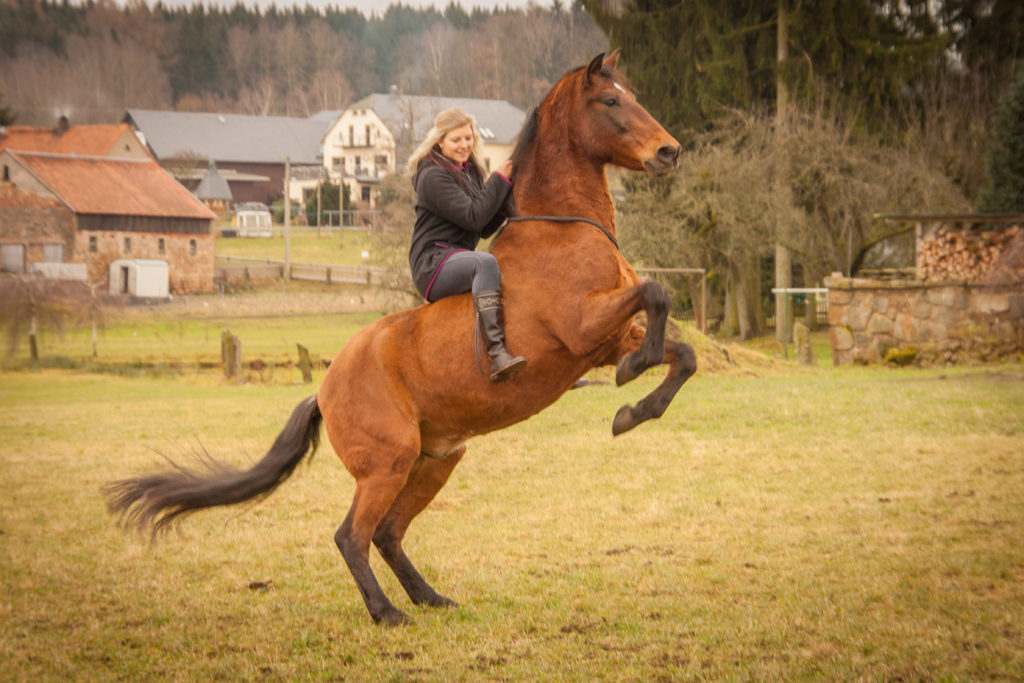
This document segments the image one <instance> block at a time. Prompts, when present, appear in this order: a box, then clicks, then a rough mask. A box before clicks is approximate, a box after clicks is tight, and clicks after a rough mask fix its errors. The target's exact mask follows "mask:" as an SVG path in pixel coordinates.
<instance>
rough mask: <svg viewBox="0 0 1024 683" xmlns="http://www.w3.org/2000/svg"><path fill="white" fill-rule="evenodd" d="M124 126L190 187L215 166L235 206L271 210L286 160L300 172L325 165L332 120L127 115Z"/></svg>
mask: <svg viewBox="0 0 1024 683" xmlns="http://www.w3.org/2000/svg"><path fill="white" fill-rule="evenodd" d="M124 122H125V123H128V124H131V126H132V127H133V128H134V129H135V131H136V134H137V135H138V136H139V138H140V139H142V141H143V142H144V143H145V144H146V146H147V147H148V148H149V150H150V152H151V153H152V154H153V157H154V158H155V159H156V160H157V161H158V162H159V163H160V165H161V166H163V167H164V168H165V169H166V170H167V171H168V172H170V173H171V174H172V175H174V176H175V177H176V178H178V179H179V180H180V181H181V182H182V183H184V184H185V185H186V187H192V188H194V187H195V184H196V182H197V181H198V180H200V179H201V178H202V177H203V175H204V171H205V169H206V167H207V165H208V164H209V163H210V162H211V161H212V162H215V163H216V164H217V168H218V169H219V171H220V174H221V175H222V176H223V178H224V180H225V181H227V183H228V185H229V186H230V188H231V194H232V196H233V198H234V201H236V202H262V203H264V204H271V203H273V201H274V200H275V199H278V198H280V197H281V195H282V192H283V188H284V166H285V158H288V159H289V160H290V163H291V165H292V166H293V167H297V168H301V167H320V166H321V165H322V163H323V157H322V151H321V149H322V148H321V144H322V142H323V139H324V135H325V133H327V131H328V129H329V127H330V126H331V124H332V123H333V120H325V119H324V118H308V119H305V118H296V117H287V116H246V115H242V114H211V113H204V112H179V111H155V110H150V109H129V110H128V111H127V112H126V113H125V116H124Z"/></svg>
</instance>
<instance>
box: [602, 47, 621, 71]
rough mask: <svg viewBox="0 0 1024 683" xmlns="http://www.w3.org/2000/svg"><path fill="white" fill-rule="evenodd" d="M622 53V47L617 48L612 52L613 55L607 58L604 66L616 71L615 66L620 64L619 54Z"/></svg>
mask: <svg viewBox="0 0 1024 683" xmlns="http://www.w3.org/2000/svg"><path fill="white" fill-rule="evenodd" d="M621 53H622V48H621V47H617V48H615V49H614V50H612V53H611V54H610V55H608V56H607V57H605V60H604V65H605V66H610V67H611V68H613V69H614V68H615V65H616V64H618V63H619V54H621Z"/></svg>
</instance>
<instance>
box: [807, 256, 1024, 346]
mask: <svg viewBox="0 0 1024 683" xmlns="http://www.w3.org/2000/svg"><path fill="white" fill-rule="evenodd" d="M825 286H826V287H828V289H829V294H828V302H829V336H830V340H831V343H832V360H833V363H834V364H836V365H841V364H846V363H872V362H882V361H887V362H896V363H901V364H906V363H916V364H919V365H937V364H946V363H964V362H979V361H989V360H998V359H1004V358H1006V359H1008V358H1018V357H1019V356H1020V355H1021V354H1022V353H1024V282H1014V283H1004V284H1000V285H982V284H977V283H955V282H946V283H928V282H923V281H920V280H870V279H862V278H845V277H839V276H835V275H834V276H833V277H831V278H827V279H826V280H825Z"/></svg>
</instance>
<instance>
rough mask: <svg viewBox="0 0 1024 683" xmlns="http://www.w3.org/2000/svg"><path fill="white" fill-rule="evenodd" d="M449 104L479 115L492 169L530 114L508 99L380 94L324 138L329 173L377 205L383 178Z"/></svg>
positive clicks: (359, 200)
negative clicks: (377, 193)
mask: <svg viewBox="0 0 1024 683" xmlns="http://www.w3.org/2000/svg"><path fill="white" fill-rule="evenodd" d="M449 107H461V108H462V109H464V110H465V111H466V112H468V113H469V114H471V115H472V116H473V117H474V118H476V124H477V128H478V130H479V131H480V137H481V142H482V143H483V153H484V158H483V159H481V161H482V162H483V164H484V166H486V167H487V168H488V169H491V168H494V167H497V166H498V165H499V164H501V163H502V162H503V161H505V159H507V158H508V157H509V156H510V155H511V154H512V149H513V148H514V146H515V142H516V137H517V136H518V135H519V130H520V128H522V126H523V122H524V121H525V120H526V113H525V112H524V111H523V110H521V109H519V108H518V107H516V106H514V105H512V104H511V103H509V102H506V101H505V100H484V99H476V98H470V97H428V96H423V95H402V94H400V93H398V92H392V93H390V94H380V93H376V94H373V95H369V96H367V97H364V98H363V99H361V100H359V101H357V102H354V103H353V104H351V105H349V106H348V108H346V109H345V110H344V111H343V112H341V115H340V116H337V117H335V118H334V121H333V125H331V127H330V129H329V130H328V131H327V134H326V135H325V136H324V138H323V166H324V168H325V169H326V172H327V175H328V176H329V177H330V178H331V180H332V181H333V182H335V183H337V182H344V183H345V184H346V185H348V186H349V190H350V192H351V195H350V196H351V197H352V199H353V200H354V202H355V203H356V204H357V205H359V206H362V207H364V208H372V207H373V206H374V205H375V203H376V192H375V190H376V186H377V185H378V184H379V183H380V181H381V179H382V178H384V177H386V176H388V175H390V174H392V173H395V172H396V170H397V171H401V170H402V169H403V168H404V166H405V162H406V160H407V159H408V157H409V155H410V154H411V153H412V151H413V150H414V149H415V147H416V145H417V144H419V142H420V141H421V140H423V138H424V137H426V134H427V131H429V130H430V127H431V126H432V125H433V124H434V117H435V116H437V114H438V113H439V112H441V111H442V110H444V109H447V108H449ZM325 114H328V113H326V112H325ZM324 118H325V119H326V118H329V115H325V116H324ZM297 189H298V188H295V190H297ZM295 190H293V194H295ZM303 190H304V191H308V190H306V189H305V188H303ZM295 198H296V199H301V197H300V196H297V195H296V196H295Z"/></svg>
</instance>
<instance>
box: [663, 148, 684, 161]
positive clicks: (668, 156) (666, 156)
mask: <svg viewBox="0 0 1024 683" xmlns="http://www.w3.org/2000/svg"><path fill="white" fill-rule="evenodd" d="M680 151H682V147H681V146H679V145H663V146H661V147H659V148H658V158H659V159H660V160H662V161H675V160H676V159H678V158H679V152H680Z"/></svg>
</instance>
